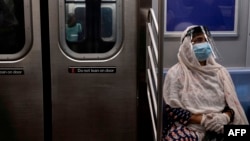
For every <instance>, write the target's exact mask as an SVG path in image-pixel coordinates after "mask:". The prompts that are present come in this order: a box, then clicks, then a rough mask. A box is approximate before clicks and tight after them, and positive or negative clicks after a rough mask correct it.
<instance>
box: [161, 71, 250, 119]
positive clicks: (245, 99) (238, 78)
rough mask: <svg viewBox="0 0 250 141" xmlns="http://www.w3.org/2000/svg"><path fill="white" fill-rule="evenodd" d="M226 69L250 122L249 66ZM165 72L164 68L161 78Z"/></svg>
mask: <svg viewBox="0 0 250 141" xmlns="http://www.w3.org/2000/svg"><path fill="white" fill-rule="evenodd" d="M228 71H229V73H230V75H231V77H232V80H233V83H234V86H235V89H236V92H237V95H238V98H239V101H240V103H241V104H242V107H243V109H244V111H245V113H246V116H247V119H248V121H249V122H250V68H228ZM166 74H167V69H164V71H163V78H165V76H166ZM163 81H164V79H163Z"/></svg>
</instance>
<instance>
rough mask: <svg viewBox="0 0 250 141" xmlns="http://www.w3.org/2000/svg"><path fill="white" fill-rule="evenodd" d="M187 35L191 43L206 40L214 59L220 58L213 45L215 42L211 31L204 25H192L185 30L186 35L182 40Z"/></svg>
mask: <svg viewBox="0 0 250 141" xmlns="http://www.w3.org/2000/svg"><path fill="white" fill-rule="evenodd" d="M187 36H189V37H190V39H191V43H192V45H194V44H197V43H203V42H208V43H209V45H210V48H211V52H212V55H213V57H214V58H215V59H221V55H220V54H219V52H218V49H217V48H216V46H215V42H214V40H213V38H212V36H211V33H210V31H209V30H208V29H207V28H206V27H205V26H194V27H192V28H190V29H189V30H188V31H187V33H186V35H185V36H184V37H183V38H182V42H183V40H184V39H185V37H187Z"/></svg>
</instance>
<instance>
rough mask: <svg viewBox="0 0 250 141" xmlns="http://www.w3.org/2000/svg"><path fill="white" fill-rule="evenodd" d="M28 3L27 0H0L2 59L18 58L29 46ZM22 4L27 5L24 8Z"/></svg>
mask: <svg viewBox="0 0 250 141" xmlns="http://www.w3.org/2000/svg"><path fill="white" fill-rule="evenodd" d="M29 4H30V1H29V0H0V44H1V47H0V60H2V61H6V60H7V61H9V60H17V59H20V58H21V57H22V56H24V54H26V53H27V52H28V50H29V48H30V44H31V31H30V28H26V27H29V26H30V16H31V15H30V11H29V7H30V6H29ZM24 5H27V8H25V9H24ZM25 16H27V17H25ZM25 26H26V27H25Z"/></svg>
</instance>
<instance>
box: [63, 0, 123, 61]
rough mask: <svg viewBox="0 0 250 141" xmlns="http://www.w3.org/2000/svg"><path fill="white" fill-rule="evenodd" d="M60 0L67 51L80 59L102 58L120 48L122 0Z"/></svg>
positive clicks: (64, 45)
mask: <svg viewBox="0 0 250 141" xmlns="http://www.w3.org/2000/svg"><path fill="white" fill-rule="evenodd" d="M59 3H60V4H62V5H63V6H60V8H59V20H60V21H59V24H60V27H61V28H60V31H59V32H60V42H61V48H62V50H63V51H64V53H66V54H67V55H68V56H70V57H72V58H74V59H77V60H89V59H98V60H100V59H107V58H109V57H112V56H113V55H115V54H116V53H117V52H118V51H119V49H120V44H121V38H122V37H121V35H122V34H121V32H122V31H121V19H122V14H121V13H122V12H121V0H64V1H63V0H61V1H60V2H59ZM118 7H119V8H118ZM61 13H65V14H64V15H62V14H61ZM118 29H119V30H118Z"/></svg>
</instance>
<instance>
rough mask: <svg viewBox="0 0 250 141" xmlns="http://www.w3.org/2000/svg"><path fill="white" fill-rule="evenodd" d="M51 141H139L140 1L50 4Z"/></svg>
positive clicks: (86, 0)
mask: <svg viewBox="0 0 250 141" xmlns="http://www.w3.org/2000/svg"><path fill="white" fill-rule="evenodd" d="M48 4H49V29H50V58H51V89H52V91H51V97H52V100H51V101H52V140H53V141H74V140H75V141H76V140H79V141H80V140H85V141H136V140H137V139H136V138H137V137H136V136H137V93H136V44H137V36H136V34H137V33H136V31H137V29H136V20H137V14H136V7H137V1H136V0H57V1H56V0H50V1H48Z"/></svg>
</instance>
